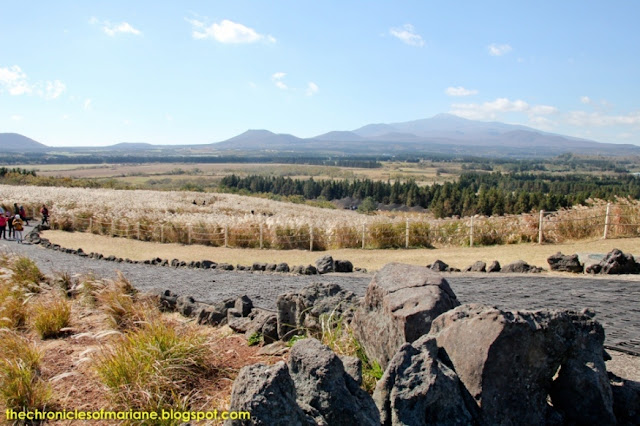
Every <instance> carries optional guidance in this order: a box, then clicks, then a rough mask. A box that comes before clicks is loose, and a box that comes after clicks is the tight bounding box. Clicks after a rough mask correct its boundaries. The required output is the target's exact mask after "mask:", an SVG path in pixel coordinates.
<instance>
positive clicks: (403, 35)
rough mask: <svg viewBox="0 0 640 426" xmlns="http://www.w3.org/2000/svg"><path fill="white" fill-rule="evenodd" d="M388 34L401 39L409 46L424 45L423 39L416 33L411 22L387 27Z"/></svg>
mask: <svg viewBox="0 0 640 426" xmlns="http://www.w3.org/2000/svg"><path fill="white" fill-rule="evenodd" d="M389 34H391V35H392V36H394V37H395V38H397V39H399V40H401V41H402V42H403V43H405V44H408V45H409V46H416V47H422V46H424V40H423V39H422V36H421V35H420V34H418V33H416V31H415V28H413V25H411V24H405V25H403V26H402V27H395V28H391V29H389Z"/></svg>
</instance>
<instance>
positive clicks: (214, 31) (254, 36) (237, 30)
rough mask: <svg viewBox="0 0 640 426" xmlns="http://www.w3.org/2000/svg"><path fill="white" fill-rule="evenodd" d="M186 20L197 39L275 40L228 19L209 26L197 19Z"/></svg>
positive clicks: (235, 41)
mask: <svg viewBox="0 0 640 426" xmlns="http://www.w3.org/2000/svg"><path fill="white" fill-rule="evenodd" d="M186 21H187V22H189V23H190V24H191V30H192V32H191V35H192V36H193V38H195V39H197V40H202V39H207V38H210V39H213V40H216V41H217V42H219V43H225V44H240V43H256V42H258V41H262V40H266V41H267V42H269V43H275V42H276V39H275V37H273V36H272V35H264V34H260V33H258V32H257V31H256V30H254V29H253V28H249V27H247V26H245V25H242V24H239V23H237V22H233V21H230V20H228V19H223V20H222V21H220V23H217V22H214V23H213V24H211V25H209V26H207V25H206V24H205V23H204V22H202V21H199V20H197V19H187V20H186Z"/></svg>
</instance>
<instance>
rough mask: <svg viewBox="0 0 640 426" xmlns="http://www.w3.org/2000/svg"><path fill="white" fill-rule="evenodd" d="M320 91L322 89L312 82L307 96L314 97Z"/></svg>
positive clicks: (308, 86) (308, 87)
mask: <svg viewBox="0 0 640 426" xmlns="http://www.w3.org/2000/svg"><path fill="white" fill-rule="evenodd" d="M319 90H320V88H319V87H318V85H317V84H315V83H314V82H312V81H310V82H309V83H308V84H307V96H313V95H315V94H316V93H318V91H319Z"/></svg>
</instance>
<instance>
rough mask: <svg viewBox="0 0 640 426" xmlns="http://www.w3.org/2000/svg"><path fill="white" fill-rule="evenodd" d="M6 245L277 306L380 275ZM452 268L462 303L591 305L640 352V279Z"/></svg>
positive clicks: (615, 335)
mask: <svg viewBox="0 0 640 426" xmlns="http://www.w3.org/2000/svg"><path fill="white" fill-rule="evenodd" d="M0 249H4V250H7V251H10V252H15V253H20V254H24V255H26V256H28V257H29V258H31V259H33V260H34V261H35V262H36V263H37V264H38V266H39V267H40V269H41V270H42V271H43V272H44V273H46V274H50V273H52V272H56V271H63V272H69V273H71V274H75V273H87V272H94V273H95V274H96V275H97V276H100V277H104V278H113V277H115V274H116V271H118V270H119V271H122V272H123V273H124V274H125V276H126V277H127V278H128V279H129V280H130V281H131V282H132V283H133V284H134V285H135V286H136V287H137V288H138V289H140V290H143V291H151V290H165V289H170V290H172V291H173V292H175V293H177V294H179V295H192V296H193V297H195V298H196V299H197V300H200V301H205V302H212V301H216V300H220V299H223V298H228V297H237V296H241V295H243V294H246V295H247V296H249V297H250V298H251V299H252V300H253V302H254V304H255V305H256V306H260V307H263V308H268V309H274V308H275V302H276V298H277V296H278V295H279V294H282V293H285V292H287V291H289V290H292V289H296V288H301V287H304V286H306V285H308V284H310V283H314V282H330V283H336V284H339V285H340V286H342V287H343V288H345V289H347V290H351V291H353V292H354V293H356V294H358V295H363V294H364V292H365V290H366V288H367V285H368V284H369V282H370V281H371V277H372V276H371V275H367V274H329V275H315V276H302V275H292V274H280V273H268V272H267V273H265V272H245V271H218V270H210V269H191V268H177V269H176V268H171V267H163V266H155V265H143V264H128V263H115V262H107V261H104V260H94V259H88V258H82V257H79V256H75V255H72V254H67V253H61V252H58V251H54V250H48V249H44V248H42V247H40V246H35V245H29V244H23V245H20V244H16V243H15V242H13V241H4V240H3V241H1V242H0ZM149 257H151V256H149ZM212 260H215V259H212ZM356 266H357V265H356ZM445 276H446V279H447V280H448V281H449V283H450V284H451V287H452V288H453V290H454V292H455V293H456V295H457V296H458V299H459V300H460V302H461V303H484V304H489V305H493V306H498V307H500V308H505V309H542V308H548V309H573V310H581V309H583V308H590V309H592V310H594V311H595V312H596V319H598V320H599V321H600V322H601V323H602V324H603V325H604V327H605V331H606V333H607V341H606V342H605V343H606V344H608V345H612V346H617V347H623V348H628V349H631V350H634V351H638V353H640V282H637V281H628V280H620V279H618V280H616V279H607V278H605V279H603V278H589V277H584V276H578V277H572V276H569V275H567V276H566V277H564V276H556V275H554V276H549V275H545V274H533V275H526V274H463V273H454V274H445Z"/></svg>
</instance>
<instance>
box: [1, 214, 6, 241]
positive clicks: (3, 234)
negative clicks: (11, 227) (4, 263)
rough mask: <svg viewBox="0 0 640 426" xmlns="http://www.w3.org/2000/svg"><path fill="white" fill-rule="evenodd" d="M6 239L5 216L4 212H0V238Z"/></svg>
mask: <svg viewBox="0 0 640 426" xmlns="http://www.w3.org/2000/svg"><path fill="white" fill-rule="evenodd" d="M2 238H4V239H5V240H6V239H7V217H6V216H5V215H4V214H0V240H1V239H2Z"/></svg>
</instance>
